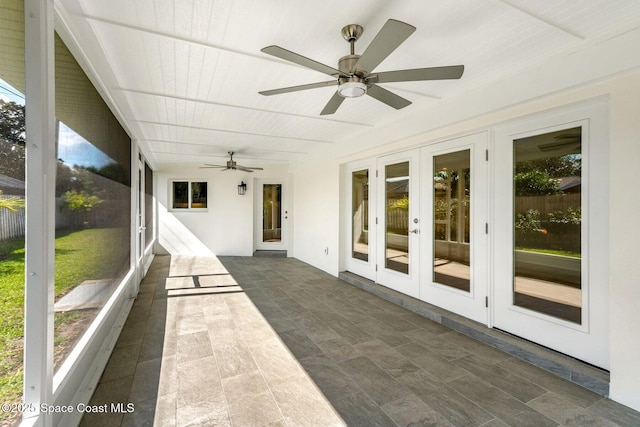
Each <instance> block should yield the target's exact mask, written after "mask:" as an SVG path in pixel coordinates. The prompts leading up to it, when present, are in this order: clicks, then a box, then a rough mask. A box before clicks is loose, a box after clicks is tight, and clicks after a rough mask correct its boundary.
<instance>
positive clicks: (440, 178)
mask: <svg viewBox="0 0 640 427" xmlns="http://www.w3.org/2000/svg"><path fill="white" fill-rule="evenodd" d="M470 161H471V152H470V150H463V151H458V152H455V153H448V154H442V155H440V156H435V157H434V158H433V171H434V172H433V230H434V231H433V278H432V279H433V281H434V282H436V283H440V284H442V285H447V286H451V287H454V288H457V289H461V290H463V291H467V292H469V290H470V288H471V280H470V279H471V272H470V267H469V247H470V244H471V238H470V230H469V217H470V207H471V169H470Z"/></svg>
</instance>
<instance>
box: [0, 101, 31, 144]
mask: <svg viewBox="0 0 640 427" xmlns="http://www.w3.org/2000/svg"><path fill="white" fill-rule="evenodd" d="M25 129H26V128H25V120H24V105H20V104H17V103H15V102H12V101H9V102H6V101H3V100H2V99H0V137H1V138H2V139H3V141H6V142H8V143H10V144H12V145H22V146H23V147H24V144H25Z"/></svg>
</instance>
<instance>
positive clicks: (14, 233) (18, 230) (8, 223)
mask: <svg viewBox="0 0 640 427" xmlns="http://www.w3.org/2000/svg"><path fill="white" fill-rule="evenodd" d="M15 197H16V196H7V195H0V198H3V199H9V198H15ZM24 230H25V215H24V209H18V210H16V211H10V210H9V209H4V208H0V240H7V239H16V238H18V237H23V236H24Z"/></svg>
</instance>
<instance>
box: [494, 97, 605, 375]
mask: <svg viewBox="0 0 640 427" xmlns="http://www.w3.org/2000/svg"><path fill="white" fill-rule="evenodd" d="M606 111H607V109H606V105H605V106H603V105H601V104H595V105H589V106H584V107H582V108H579V109H572V110H570V111H565V112H554V114H553V115H545V116H541V117H538V118H533V119H530V120H528V121H523V122H521V123H516V124H513V125H511V126H509V127H506V128H504V129H499V130H497V132H496V136H495V149H494V150H492V151H494V152H495V162H494V163H493V165H494V171H493V172H494V179H495V181H494V183H495V187H494V188H495V197H494V200H493V203H494V209H493V212H494V221H493V222H494V223H495V227H494V231H495V234H494V242H495V245H494V256H493V271H494V284H495V289H494V295H495V298H494V299H495V306H494V311H493V315H494V326H495V327H497V328H500V329H503V330H506V331H508V332H510V333H513V334H515V335H518V336H520V337H523V338H526V339H528V340H531V341H534V342H536V343H539V344H542V345H544V346H547V347H550V348H553V349H555V350H557V351H560V352H562V353H565V354H568V355H570V356H573V357H576V358H578V359H580V360H584V361H586V362H589V363H591V364H593V365H596V366H599V367H602V368H605V369H608V367H609V346H608V340H609V337H608V306H609V303H608V286H609V285H608V267H607V266H608V257H609V254H608V238H607V231H606V230H607V229H608V227H609V223H608V211H607V206H608V204H607V202H606V194H607V193H608V191H609V188H608V185H607V176H608V167H609V166H608V164H609V162H608V137H609V135H608V125H607V121H606V117H607V112H606ZM603 197H604V198H605V200H604V201H603V200H599V199H602V198H603Z"/></svg>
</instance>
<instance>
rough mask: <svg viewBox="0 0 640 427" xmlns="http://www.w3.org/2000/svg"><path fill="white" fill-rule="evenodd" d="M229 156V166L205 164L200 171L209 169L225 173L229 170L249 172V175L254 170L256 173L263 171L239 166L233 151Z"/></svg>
mask: <svg viewBox="0 0 640 427" xmlns="http://www.w3.org/2000/svg"><path fill="white" fill-rule="evenodd" d="M227 154H229V160H227V164H226V166H223V165H210V164H207V163H205V164H204V166H201V167H200V169H209V168H221V172H224V171H228V170H240V171H243V172H249V173H253V171H254V170H256V171H261V170H262V168H251V167H248V166H242V165H239V164H238V163H236V161H235V160H233V154H234V152H233V151H228V152H227Z"/></svg>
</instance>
